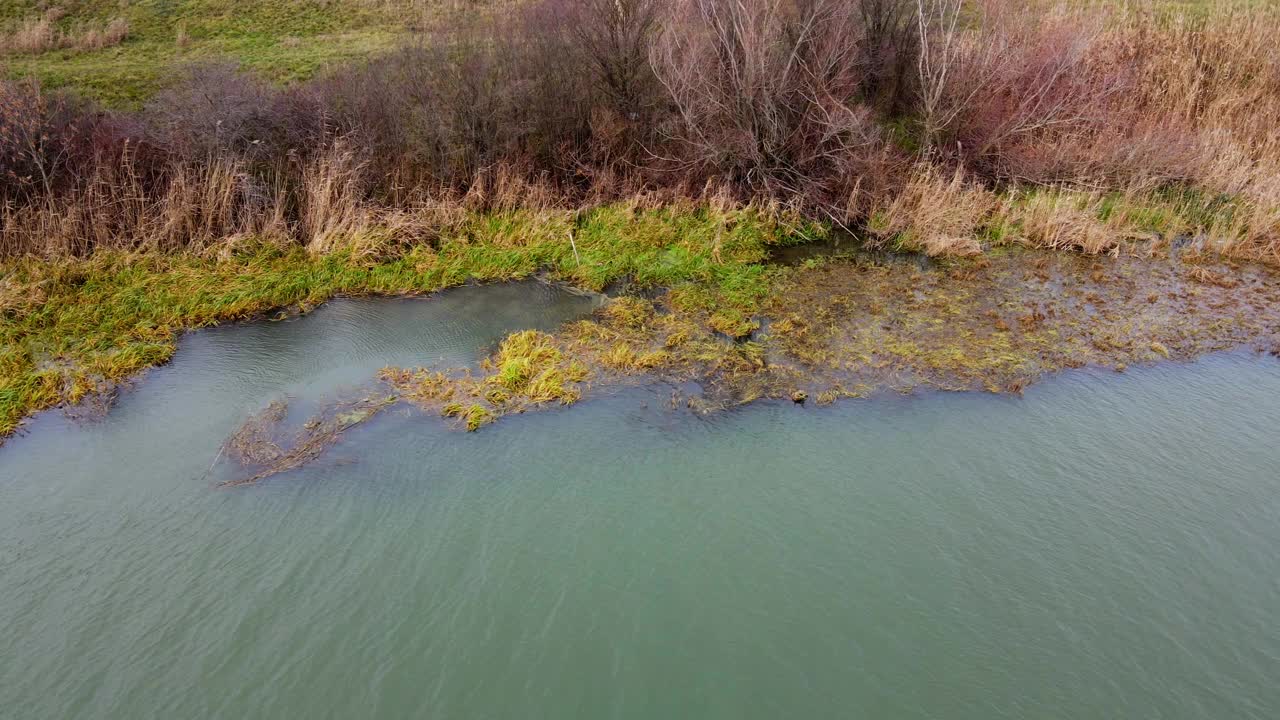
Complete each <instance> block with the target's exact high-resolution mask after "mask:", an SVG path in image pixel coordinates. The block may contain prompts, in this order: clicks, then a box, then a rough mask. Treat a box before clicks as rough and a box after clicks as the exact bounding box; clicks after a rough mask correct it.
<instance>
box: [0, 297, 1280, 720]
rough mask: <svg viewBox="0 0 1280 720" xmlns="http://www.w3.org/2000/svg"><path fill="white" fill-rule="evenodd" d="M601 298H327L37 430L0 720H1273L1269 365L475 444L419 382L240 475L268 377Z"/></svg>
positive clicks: (274, 381)
mask: <svg viewBox="0 0 1280 720" xmlns="http://www.w3.org/2000/svg"><path fill="white" fill-rule="evenodd" d="M592 305H593V301H592V300H591V299H589V298H584V297H578V296H574V295H570V294H568V293H564V292H561V291H557V290H555V289H552V288H550V287H548V286H545V285H540V284H537V283H523V284H514V285H506V286H496V287H491V288H463V289H459V290H455V291H450V292H446V293H443V294H441V295H439V296H438V297H434V298H431V299H425V300H424V299H400V300H353V299H346V300H337V301H333V302H331V303H328V304H326V305H324V306H322V307H321V308H319V309H317V310H316V311H314V312H312V313H310V314H309V315H307V316H304V317H301V318H295V319H291V320H287V321H283V322H275V323H270V322H257V323H248V324H242V325H235V326H226V327H221V328H215V329H210V330H203V331H199V332H195V333H190V334H188V335H187V336H186V337H184V338H183V340H182V342H181V344H180V349H179V352H178V353H177V355H176V357H175V358H174V360H173V362H172V363H170V364H169V365H167V366H165V367H161V368H157V369H155V370H152V371H150V372H149V373H147V374H146V375H145V376H143V377H142V378H141V379H140V380H139V381H138V382H137V383H136V385H135V386H134V387H132V388H130V389H127V390H125V391H123V392H122V393H121V395H120V397H119V399H118V400H117V402H116V403H115V405H114V406H113V407H112V409H111V410H110V412H109V413H108V415H107V416H106V417H105V418H103V419H100V420H96V421H85V420H74V419H70V418H68V417H66V416H65V415H64V414H63V413H61V412H59V411H55V412H49V413H45V414H42V415H40V416H38V417H37V418H36V419H35V420H34V421H33V422H32V423H30V425H29V426H28V427H27V428H26V431H25V432H24V434H23V435H22V436H20V437H16V438H12V439H10V440H9V441H8V442H7V443H6V444H5V445H4V446H3V447H0V638H3V645H2V646H0V647H2V648H3V655H2V656H0V658H2V660H3V662H0V716H3V717H5V718H15V719H17V718H53V717H86V718H122V719H123V718H130V719H133V718H194V717H223V718H287V717H298V718H301V717H335V718H338V717H388V718H391V717H410V716H415V717H434V718H660V717H699V718H778V717H811V718H817V717H870V718H894V719H896V718H904V719H905V718H949V719H959V720H963V719H968V718H973V719H974V720H991V719H992V718H1080V719H1081V720H1085V719H1090V720H1092V719H1096V718H1103V717H1126V718H1138V717H1142V718H1165V719H1172V718H1179V719H1180V718H1188V719H1189V718H1214V719H1215V720H1225V719H1227V718H1268V719H1271V718H1275V717H1278V716H1280V683H1277V682H1276V679H1277V678H1280V552H1277V548H1280V471H1278V470H1277V468H1280V443H1278V442H1276V439H1277V432H1278V431H1277V428H1280V362H1277V361H1276V360H1275V359H1273V358H1267V357H1261V356H1255V355H1252V354H1221V355H1214V356H1209V357H1207V358H1204V359H1202V360H1200V361H1198V362H1195V363H1191V364H1172V363H1167V364H1160V365H1154V366H1148V367H1142V368H1134V369H1131V370H1130V371H1128V372H1126V373H1123V374H1120V373H1114V372H1110V371H1106V372H1103V371H1095V370H1084V371H1073V372H1070V373H1067V374H1064V375H1059V376H1057V377H1054V378H1050V379H1048V380H1046V381H1045V382H1042V383H1040V384H1038V385H1035V386H1032V387H1031V388H1030V389H1028V391H1027V392H1026V393H1025V395H1022V396H1004V395H990V394H977V393H973V394H970V393H923V394H917V395H913V396H886V397H875V398H871V399H866V400H856V401H845V402H840V403H837V404H836V405H834V406H831V407H821V408H820V407H813V406H796V405H792V404H790V403H758V404H755V405H751V406H748V407H745V408H742V409H739V410H735V411H731V412H724V413H719V414H712V415H706V416H702V415H697V414H694V413H691V412H689V411H687V410H683V409H681V410H672V409H670V408H669V406H668V403H667V402H666V401H667V399H668V398H669V396H670V392H671V391H670V389H669V388H662V387H649V388H646V387H639V388H631V389H627V390H618V391H614V392H601V393H597V394H596V395H595V396H593V397H592V398H591V399H588V400H586V401H584V402H582V403H581V404H579V405H578V406H575V407H573V408H570V409H565V410H554V411H550V412H541V413H532V414H527V415H522V416H517V417H509V418H504V419H503V420H501V421H500V422H499V423H498V424H496V425H494V426H491V427H487V428H485V429H483V430H482V431H480V432H477V433H463V432H460V431H458V430H457V429H455V428H452V427H450V426H449V425H448V424H447V422H445V421H442V420H440V419H438V418H435V417H431V416H425V415H423V414H422V413H420V412H418V411H415V410H411V409H409V408H404V407H399V406H397V407H395V408H393V409H391V410H388V411H386V412H383V413H382V414H380V415H378V416H377V417H375V418H374V419H372V420H370V421H369V422H367V423H364V424H362V425H359V426H357V427H356V428H354V429H352V430H351V431H349V432H348V433H347V435H346V436H345V437H344V438H343V439H342V440H341V442H339V443H338V444H337V445H336V446H335V447H333V448H331V449H330V450H329V451H328V452H327V453H325V454H324V455H323V456H322V457H321V458H320V459H318V460H316V461H315V462H313V463H311V464H310V465H308V466H306V467H304V468H302V469H299V470H294V471H291V472H287V473H284V474H281V475H277V476H275V477H272V478H269V479H267V480H265V481H263V482H261V483H258V484H256V485H251V486H246V487H237V488H231V489H225V488H218V487H217V483H218V482H220V481H222V480H226V479H228V478H229V477H232V475H233V474H234V470H235V468H234V467H232V466H231V464H230V463H228V462H227V460H226V458H224V457H219V450H220V447H221V446H222V444H223V442H224V440H225V439H226V438H227V436H228V435H229V434H230V433H232V432H233V431H234V430H235V428H236V426H237V425H238V424H239V423H241V422H242V421H243V420H244V419H245V418H246V417H247V416H248V415H249V414H251V413H253V412H256V411H258V410H261V409H262V408H263V407H264V406H265V405H266V404H267V403H269V402H270V401H272V400H274V399H280V398H288V399H289V400H290V402H291V403H293V404H294V405H295V406H296V407H300V408H302V409H303V410H305V409H306V408H307V407H308V406H312V405H319V404H320V403H322V402H325V401H326V400H328V399H331V398H334V397H341V396H343V395H344V394H349V393H352V392H356V393H358V392H362V391H363V390H362V388H365V387H367V383H368V382H369V380H370V378H371V377H372V376H373V374H374V373H375V372H376V370H377V369H378V368H380V367H382V366H383V365H388V364H399V365H417V364H423V363H429V362H442V363H444V364H455V365H456V364H458V363H466V362H473V361H475V360H477V359H478V358H479V357H480V356H481V355H482V354H483V352H484V351H485V350H487V349H489V348H491V347H492V345H493V343H495V342H496V341H497V340H498V339H499V338H500V337H502V336H503V335H504V334H505V333H507V332H509V331H511V330H514V329H518V328H526V327H543V328H550V327H554V326H555V325H556V324H557V323H559V322H562V321H564V320H566V319H569V318H572V317H576V316H579V315H582V314H584V313H586V312H588V311H589V310H590V309H591V307H592Z"/></svg>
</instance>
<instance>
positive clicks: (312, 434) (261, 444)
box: [214, 396, 395, 487]
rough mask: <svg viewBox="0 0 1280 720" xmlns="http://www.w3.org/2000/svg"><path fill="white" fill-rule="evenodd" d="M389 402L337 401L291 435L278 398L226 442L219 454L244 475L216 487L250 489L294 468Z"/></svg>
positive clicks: (390, 400) (284, 406)
mask: <svg viewBox="0 0 1280 720" xmlns="http://www.w3.org/2000/svg"><path fill="white" fill-rule="evenodd" d="M394 402H395V397H394V396H384V397H365V398H360V399H358V400H343V401H340V402H337V403H334V404H332V405H329V406H327V407H325V408H323V409H321V410H320V412H318V413H317V414H316V415H314V416H312V417H311V419H309V420H307V421H306V422H305V423H304V424H303V426H302V428H301V429H300V430H298V431H296V432H295V433H292V434H291V433H290V432H289V431H288V429H287V427H286V425H285V423H286V420H287V418H288V415H289V409H288V406H287V404H286V403H285V402H284V401H282V400H275V401H273V402H271V404H269V405H267V407H266V408H265V409H263V410H262V411H261V412H258V413H256V414H254V415H252V416H251V417H250V418H249V419H248V420H246V421H245V422H244V424H242V425H241V426H240V427H239V429H237V430H236V431H235V432H234V433H233V434H232V435H231V437H230V438H228V439H227V442H226V444H225V445H224V446H223V452H225V453H226V454H227V455H228V456H229V457H230V458H232V459H233V460H235V461H237V462H238V463H239V465H240V466H241V467H242V468H244V469H246V470H247V471H248V474H245V475H243V476H241V477H237V478H236V479H233V480H227V481H224V482H222V483H219V485H218V486H219V487H236V486H240V485H252V484H254V483H256V482H258V481H260V480H264V479H266V478H269V477H271V476H272V475H277V474H279V473H283V472H287V471H289V470H294V469H297V468H300V467H302V466H303V465H306V464H307V463H310V462H311V461H313V460H315V459H316V458H319V457H320V456H321V455H323V454H324V452H325V451H326V450H328V449H329V448H330V447H331V446H333V444H334V443H336V442H338V440H340V439H341V438H342V434H343V433H344V432H346V431H347V430H348V429H350V428H352V427H354V426H356V425H359V424H360V423H362V422H364V421H366V420H368V419H370V418H372V417H373V416H374V415H377V414H378V413H380V412H382V411H383V410H385V409H386V408H387V407H389V406H390V405H391V404H392V403H394ZM219 455H220V456H221V453H219ZM214 462H215V463H216V462H217V460H216V459H215V461H214Z"/></svg>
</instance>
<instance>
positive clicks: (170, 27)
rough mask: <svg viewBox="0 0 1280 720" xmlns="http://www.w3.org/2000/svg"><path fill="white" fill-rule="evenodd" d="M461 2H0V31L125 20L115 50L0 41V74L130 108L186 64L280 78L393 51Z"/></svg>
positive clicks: (67, 28)
mask: <svg viewBox="0 0 1280 720" xmlns="http://www.w3.org/2000/svg"><path fill="white" fill-rule="evenodd" d="M467 4H468V3H464V2H461V1H458V2H452V3H448V2H439V1H438V0H269V1H266V2H237V1H236V0H85V1H83V2H71V1H70V0H63V1H62V2H60V3H57V2H55V3H50V2H48V1H47V0H44V1H40V2H38V1H36V0H9V1H8V2H5V3H3V4H0V33H3V35H4V36H5V37H6V38H7V37H8V36H10V35H11V34H12V33H13V32H15V31H16V30H17V29H19V28H20V27H21V26H22V24H23V23H24V22H29V21H34V20H37V19H40V18H42V17H46V13H48V12H49V11H50V9H53V10H54V14H53V15H52V17H56V18H57V19H56V20H55V21H54V25H55V27H56V28H57V29H58V31H60V32H63V33H69V34H72V35H75V34H79V33H83V32H85V31H87V30H90V29H94V28H103V27H105V26H106V25H107V24H108V23H110V22H111V21H112V20H113V19H116V18H122V19H124V20H125V21H127V22H128V24H129V34H128V37H127V38H126V39H125V40H124V42H123V43H122V44H120V45H118V46H116V47H107V48H101V49H92V50H81V49H76V48H60V49H52V50H47V51H44V52H18V51H15V50H14V49H13V48H12V47H10V44H9V43H8V42H4V41H3V40H0V69H2V71H3V73H4V74H5V75H8V76H10V77H35V78H37V79H39V80H40V82H41V83H43V84H44V85H45V86H47V87H72V88H75V89H76V90H78V91H80V92H81V93H83V94H85V95H87V96H90V97H93V98H96V99H98V100H100V101H102V102H103V103H105V104H107V105H109V106H115V107H129V106H136V105H138V104H140V103H141V102H142V101H143V100H145V99H146V98H147V97H148V96H149V95H151V94H152V93H154V92H155V91H156V90H157V89H158V88H160V87H162V86H163V84H164V83H165V81H166V79H167V78H169V77H172V75H173V74H174V69H175V68H176V67H180V66H181V65H183V64H185V63H190V62H199V61H209V60H216V59H224V58H225V59H231V60H234V61H235V62H238V63H240V64H242V65H244V66H245V67H249V68H252V69H254V70H256V71H258V72H260V73H261V74H263V75H264V76H266V77H269V78H272V79H274V80H277V81H282V82H288V81H292V80H298V79H302V78H306V77H309V76H311V75H313V74H315V73H316V72H317V71H318V70H319V69H321V68H323V67H325V66H327V65H330V64H333V63H335V62H341V61H347V60H358V59H360V58H365V57H368V56H370V55H373V54H377V53H378V52H380V51H385V50H387V49H390V48H392V47H394V46H395V45H396V44H397V43H398V42H401V41H403V40H404V39H406V38H408V37H409V36H410V35H411V34H412V33H413V32H414V31H415V30H421V29H422V28H424V27H427V26H429V25H430V24H431V23H434V22H437V21H439V20H440V19H441V18H443V17H447V16H448V14H449V13H451V12H463V11H468V10H469V8H467V7H466V5H467Z"/></svg>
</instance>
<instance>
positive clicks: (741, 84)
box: [653, 0, 879, 196]
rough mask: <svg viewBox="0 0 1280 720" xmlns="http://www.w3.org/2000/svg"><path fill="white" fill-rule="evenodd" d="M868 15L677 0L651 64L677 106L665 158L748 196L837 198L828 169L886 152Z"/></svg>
mask: <svg viewBox="0 0 1280 720" xmlns="http://www.w3.org/2000/svg"><path fill="white" fill-rule="evenodd" d="M861 19H862V18H861V17H860V15H859V13H858V12H857V6H856V5H855V4H850V3H843V2H839V1H838V0H802V1H800V2H787V1H785V0H755V1H752V2H740V3H720V2H716V1H715V0H676V2H674V3H673V8H672V10H671V15H670V16H669V17H668V18H667V20H666V21H665V23H664V27H665V28H666V29H665V31H664V32H663V34H662V36H661V37H660V38H659V40H658V41H657V43H656V45H655V50H654V60H653V62H654V67H655V69H656V71H657V73H658V76H659V78H660V79H661V81H662V83H663V85H664V86H665V87H666V89H667V90H668V92H669V93H670V96H671V99H672V102H673V104H674V106H675V108H676V117H675V118H673V119H672V120H671V121H670V126H669V128H668V133H669V135H670V138H671V140H672V141H673V144H672V146H671V148H670V153H671V154H670V156H669V158H668V159H669V160H670V161H672V162H673V163H674V164H675V166H676V167H677V168H679V169H680V170H682V171H684V172H686V173H692V174H695V175H706V176H715V177H719V178H721V179H722V180H724V181H726V182H728V183H730V184H732V185H734V186H736V187H740V188H743V189H745V190H747V191H749V192H754V193H763V194H765V195H769V196H787V195H789V196H796V195H799V194H801V193H816V194H820V195H825V196H834V195H837V194H839V189H838V188H836V187H834V180H835V179H834V178H833V177H832V176H831V173H830V170H831V169H832V168H834V167H836V166H838V165H839V164H840V163H843V162H845V161H847V159H848V158H850V157H857V156H860V155H866V154H868V153H870V152H874V150H875V148H876V147H877V146H878V144H879V137H878V132H877V130H876V126H875V123H874V122H872V110H871V108H870V107H868V106H867V104H866V103H864V102H863V98H862V95H861V90H862V89H863V87H864V85H863V72H864V70H865V69H866V67H865V64H864V62H865V57H866V56H865V54H864V53H863V52H862V48H863V43H864V42H865V41H866V39H865V36H864V30H865V28H864V27H863V25H862V23H861Z"/></svg>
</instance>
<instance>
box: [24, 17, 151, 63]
mask: <svg viewBox="0 0 1280 720" xmlns="http://www.w3.org/2000/svg"><path fill="white" fill-rule="evenodd" d="M61 17H62V11H60V10H50V11H49V12H47V13H45V14H44V15H42V16H40V17H36V18H27V19H26V20H23V21H22V22H21V23H20V24H19V25H18V26H17V27H16V28H14V29H13V31H12V32H9V33H3V34H0V54H5V53H27V54H39V53H43V52H49V51H50V50H62V49H67V48H70V49H73V50H82V51H83V50H101V49H103V48H107V47H114V46H116V45H119V44H120V43H122V42H124V41H125V38H127V37H128V36H129V22H128V21H127V20H125V19H124V18H115V19H113V20H111V21H110V22H109V23H107V24H106V25H105V26H103V27H78V28H73V29H70V30H62V29H59V28H58V25H57V21H58V20H59V19H60V18H61Z"/></svg>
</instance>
